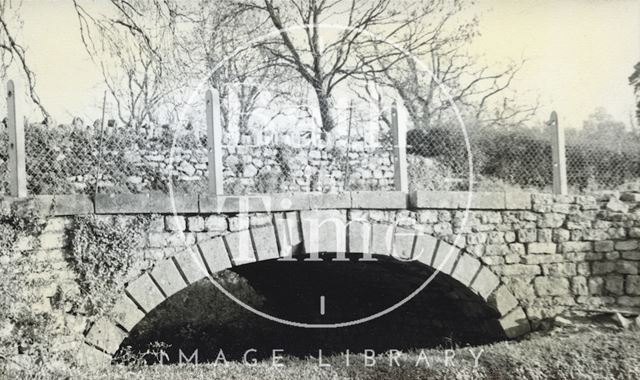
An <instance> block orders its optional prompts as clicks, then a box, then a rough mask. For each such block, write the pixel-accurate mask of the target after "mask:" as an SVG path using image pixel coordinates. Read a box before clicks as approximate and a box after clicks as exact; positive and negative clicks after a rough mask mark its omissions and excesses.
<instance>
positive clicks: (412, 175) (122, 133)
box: [0, 102, 640, 195]
mask: <svg viewBox="0 0 640 380" xmlns="http://www.w3.org/2000/svg"><path fill="white" fill-rule="evenodd" d="M367 107H368V106H367V105H366V104H364V103H360V104H354V103H353V102H352V103H349V104H348V105H347V106H345V107H343V108H342V109H341V110H340V111H339V112H338V113H337V125H338V126H337V127H336V131H334V132H332V133H329V134H326V135H325V136H323V134H322V132H321V130H320V128H319V126H318V124H317V120H316V121H315V124H313V123H314V122H310V123H311V124H309V127H308V128H305V127H304V123H301V124H294V125H293V126H292V127H290V128H287V129H278V128H272V126H271V125H269V124H268V123H262V124H260V123H256V124H255V125H253V126H252V128H248V129H245V130H243V131H242V132H239V131H233V130H232V131H228V130H227V131H225V132H224V134H223V146H222V151H223V178H224V186H223V187H224V193H225V194H235V195H240V194H250V193H273V192H298V191H302V192H304V191H321V192H340V191H357V190H393V189H394V187H395V186H394V156H393V141H392V138H391V133H390V124H391V123H390V121H389V120H388V119H385V117H383V115H381V114H376V115H374V116H371V115H372V114H371V110H370V108H367ZM387 111H388V109H387V110H385V112H387ZM387 115H388V112H387ZM550 136H551V133H550V131H549V130H548V129H547V128H528V129H527V128H502V129H500V128H492V127H468V128H467V130H466V138H465V134H464V133H463V131H462V129H461V128H460V127H459V126H457V125H453V124H452V125H447V124H442V123H440V124H439V125H437V126H431V127H428V128H419V127H418V128H416V127H414V128H412V129H410V130H409V131H408V132H407V160H408V163H407V164H408V175H409V187H410V190H445V191H446V190H468V189H469V187H470V186H472V189H473V190H474V191H511V190H526V191H551V187H552V178H553V174H552V169H553V165H552V153H551V151H552V148H551V137H550ZM566 136H567V138H566V159H567V179H568V184H569V188H570V191H571V192H574V193H577V192H592V191H598V190H604V189H609V190H611V189H632V190H633V189H640V137H639V136H638V134H637V133H634V132H632V131H617V132H616V133H611V131H607V133H604V132H602V131H596V132H594V131H589V130H567V131H566ZM207 152H208V150H207V133H206V127H205V126H204V125H200V126H197V127H192V126H191V125H190V124H189V125H188V127H184V128H181V129H174V128H172V127H169V126H158V127H155V128H149V127H141V128H133V129H132V128H129V127H117V126H115V125H112V124H111V123H108V125H106V126H105V128H101V127H100V125H94V126H84V125H75V126H58V127H50V126H44V125H39V124H31V125H28V126H26V128H25V153H26V172H27V187H28V192H29V193H30V194H73V193H85V194H93V193H95V192H98V193H143V192H164V193H166V192H168V191H169V187H172V188H173V190H174V192H175V193H206V192H208V191H209V189H208V182H209V181H208V154H207ZM469 154H471V162H472V173H470V166H469V158H470V156H469ZM7 161H8V133H7V130H6V129H4V130H2V131H0V173H1V176H0V191H1V192H2V193H3V194H7V193H8V183H7V179H8V173H7ZM96 190H97V191H96Z"/></svg>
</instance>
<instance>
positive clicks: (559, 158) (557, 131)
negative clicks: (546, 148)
mask: <svg viewBox="0 0 640 380" xmlns="http://www.w3.org/2000/svg"><path fill="white" fill-rule="evenodd" d="M549 125H550V126H551V149H552V153H553V193H554V194H567V160H566V157H565V145H564V128H563V127H561V126H560V123H558V114H557V113H556V111H553V112H551V119H550V120H549Z"/></svg>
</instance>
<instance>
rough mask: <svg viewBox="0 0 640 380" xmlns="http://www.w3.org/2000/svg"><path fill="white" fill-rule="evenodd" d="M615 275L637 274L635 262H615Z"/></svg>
mask: <svg viewBox="0 0 640 380" xmlns="http://www.w3.org/2000/svg"><path fill="white" fill-rule="evenodd" d="M615 263H616V273H619V274H638V263H637V262H635V261H626V260H617V261H616V262H615Z"/></svg>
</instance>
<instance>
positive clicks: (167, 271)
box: [150, 258, 187, 297]
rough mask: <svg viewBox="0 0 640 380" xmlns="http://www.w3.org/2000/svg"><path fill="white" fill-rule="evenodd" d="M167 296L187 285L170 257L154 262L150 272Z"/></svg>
mask: <svg viewBox="0 0 640 380" xmlns="http://www.w3.org/2000/svg"><path fill="white" fill-rule="evenodd" d="M150 275H151V277H153V279H154V280H155V282H156V283H157V284H158V286H159V287H160V289H162V291H163V292H164V294H165V295H166V296H167V297H171V296H172V295H174V294H176V293H177V292H179V291H180V290H182V289H184V288H185V287H186V286H187V283H186V282H185V281H184V279H183V278H182V275H181V274H180V272H179V271H178V268H176V265H175V263H174V262H173V260H172V259H170V258H169V259H165V260H162V261H160V262H159V263H158V264H156V266H155V267H153V269H152V270H151V272H150Z"/></svg>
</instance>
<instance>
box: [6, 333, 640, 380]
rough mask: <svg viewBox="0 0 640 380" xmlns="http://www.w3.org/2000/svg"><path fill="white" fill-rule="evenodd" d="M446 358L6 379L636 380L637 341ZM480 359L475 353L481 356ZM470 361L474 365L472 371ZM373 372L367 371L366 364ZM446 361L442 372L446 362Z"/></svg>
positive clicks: (356, 358) (547, 340)
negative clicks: (347, 379) (344, 379)
mask: <svg viewBox="0 0 640 380" xmlns="http://www.w3.org/2000/svg"><path fill="white" fill-rule="evenodd" d="M472 349H473V354H472V353H471V351H469V348H468V347H465V348H458V349H456V350H455V351H452V352H445V351H444V350H424V351H415V352H410V353H402V354H401V355H400V357H399V358H398V360H397V363H396V361H395V360H393V358H390V357H389V355H388V354H386V353H378V356H376V357H375V359H373V358H371V357H369V358H366V357H365V356H364V355H363V354H362V353H360V354H357V355H356V354H351V355H350V357H349V362H348V363H347V360H346V357H345V356H344V355H342V356H332V357H328V358H324V359H323V361H322V364H323V365H327V366H320V365H319V362H318V359H317V358H308V359H297V358H287V357H285V358H283V359H281V360H278V359H277V360H278V361H280V362H281V363H282V364H283V366H281V367H276V366H273V364H272V361H271V360H269V361H263V362H259V363H257V364H256V365H254V366H251V365H246V364H241V363H231V362H229V363H227V364H223V363H222V362H220V363H219V364H218V365H213V364H199V365H193V364H186V365H164V366H162V365H154V366H137V367H131V366H130V367H126V366H115V365H114V366H111V367H108V368H106V369H97V368H92V369H79V368H76V369H69V370H59V371H58V372H57V374H55V375H53V376H52V374H51V373H47V372H46V371H45V370H44V369H30V370H26V371H24V372H22V373H7V372H5V374H4V376H5V377H8V378H22V379H29V378H32V379H34V378H58V379H66V378H71V379H76V378H82V379H157V380H164V379H167V380H168V379H172V380H173V379H218V378H219V379H338V378H356V379H385V378H387V379H391V378H393V379H418V378H422V379H424V378H429V379H638V378H640V333H639V332H619V333H611V332H608V333H601V332H588V333H581V334H578V335H572V336H564V337H559V336H553V337H538V338H535V339H531V340H526V341H522V342H502V343H497V344H494V345H488V346H482V347H475V348H472ZM481 350H482V352H481V353H480V351H481ZM474 356H475V357H477V358H478V359H477V366H476V365H475V363H476V362H475V359H474ZM373 360H375V364H374V365H372V366H367V365H366V364H372V361H373ZM446 361H448V365H446V364H445V362H446Z"/></svg>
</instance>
